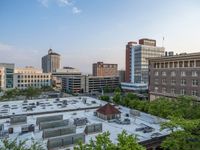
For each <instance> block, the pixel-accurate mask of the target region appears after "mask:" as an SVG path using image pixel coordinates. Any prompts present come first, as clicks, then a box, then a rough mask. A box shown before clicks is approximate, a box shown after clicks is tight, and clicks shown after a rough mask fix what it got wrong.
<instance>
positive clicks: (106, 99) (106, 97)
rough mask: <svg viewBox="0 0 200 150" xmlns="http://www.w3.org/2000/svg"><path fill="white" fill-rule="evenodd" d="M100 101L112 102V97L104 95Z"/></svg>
mask: <svg viewBox="0 0 200 150" xmlns="http://www.w3.org/2000/svg"><path fill="white" fill-rule="evenodd" d="M100 99H101V100H103V101H107V102H108V101H109V100H110V97H109V96H107V95H102V96H100Z"/></svg>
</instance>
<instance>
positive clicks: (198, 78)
mask: <svg viewBox="0 0 200 150" xmlns="http://www.w3.org/2000/svg"><path fill="white" fill-rule="evenodd" d="M199 83H200V53H190V54H186V53H183V54H179V55H173V53H169V54H168V55H165V56H163V57H157V58H150V59H149V99H150V100H154V99H156V98H159V97H168V98H172V97H177V96H179V95H190V96H195V97H197V98H198V100H200V84H199Z"/></svg>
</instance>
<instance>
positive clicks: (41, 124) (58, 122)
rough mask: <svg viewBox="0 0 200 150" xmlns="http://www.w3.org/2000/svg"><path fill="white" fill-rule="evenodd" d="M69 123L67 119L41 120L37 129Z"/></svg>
mask: <svg viewBox="0 0 200 150" xmlns="http://www.w3.org/2000/svg"><path fill="white" fill-rule="evenodd" d="M67 125H69V119H66V120H56V121H49V122H41V123H40V124H39V129H40V130H43V129H49V128H56V127H62V126H67Z"/></svg>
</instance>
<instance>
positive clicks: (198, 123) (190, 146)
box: [161, 117, 200, 150]
mask: <svg viewBox="0 0 200 150" xmlns="http://www.w3.org/2000/svg"><path fill="white" fill-rule="evenodd" d="M170 119H171V121H169V122H165V123H163V124H162V128H161V129H162V130H163V129H170V130H171V132H172V133H171V134H170V135H169V136H168V137H167V138H166V139H165V141H164V142H163V143H162V147H163V149H166V150H199V147H200V130H199V129H200V119H196V120H186V119H181V118H177V117H176V118H175V117H171V118H170Z"/></svg>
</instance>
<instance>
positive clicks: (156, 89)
mask: <svg viewBox="0 0 200 150" xmlns="http://www.w3.org/2000/svg"><path fill="white" fill-rule="evenodd" d="M158 89H159V88H158V87H155V88H154V92H158ZM162 93H169V94H180V95H192V96H198V92H197V90H192V91H191V93H189V91H186V90H185V89H180V91H179V92H177V91H176V89H174V88H171V89H170V91H169V92H167V90H166V88H165V87H163V88H162Z"/></svg>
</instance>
